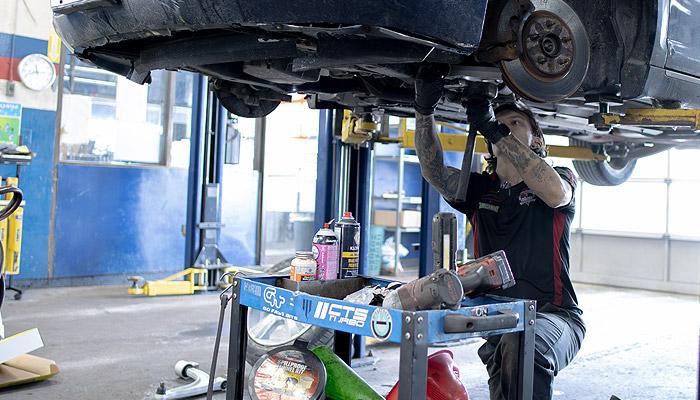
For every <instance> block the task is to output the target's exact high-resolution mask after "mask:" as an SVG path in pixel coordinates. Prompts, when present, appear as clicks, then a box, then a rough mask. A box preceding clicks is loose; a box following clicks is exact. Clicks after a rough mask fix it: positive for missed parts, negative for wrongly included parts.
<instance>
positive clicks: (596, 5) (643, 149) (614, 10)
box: [54, 0, 700, 184]
mask: <svg viewBox="0 0 700 400" xmlns="http://www.w3.org/2000/svg"><path fill="white" fill-rule="evenodd" d="M241 3H243V4H241ZM661 3H664V2H663V1H655V0H643V1H639V0H621V1H610V0H594V1H591V0H566V1H564V0H548V1H547V0H535V1H527V0H491V1H487V0H471V1H467V0H464V1H454V0H442V1H437V2H415V1H408V0H401V1H392V2H383V1H382V2H379V1H369V0H368V1H356V2H352V4H346V2H329V1H324V0H310V1H306V2H304V3H303V4H301V3H299V4H291V5H290V4H287V3H279V2H275V1H271V0H267V1H259V2H231V1H226V0H206V1H205V0H199V1H190V2H184V1H144V0H83V1H78V2H77V3H67V5H65V6H62V7H54V12H55V13H56V18H55V24H56V27H57V29H58V31H59V32H60V33H61V35H62V36H63V38H64V40H65V41H66V43H67V44H69V45H70V46H72V47H73V50H74V53H75V54H76V55H77V56H78V57H80V58H82V59H83V60H87V61H90V62H92V63H94V64H95V65H97V66H99V67H102V68H105V69H108V70H110V71H113V72H116V73H119V74H121V75H124V76H127V77H129V78H130V79H131V80H133V81H136V82H138V83H147V82H148V81H149V75H150V71H152V70H156V69H170V70H187V71H192V72H199V73H202V74H205V75H207V76H209V77H210V89H211V90H213V91H214V92H215V93H216V95H217V97H218V98H219V100H220V101H221V103H222V104H223V105H224V107H226V108H227V109H228V110H229V111H231V112H232V113H234V114H236V115H239V116H242V117H263V116H265V115H267V114H269V113H270V112H272V111H273V110H274V109H275V108H276V107H277V106H278V105H279V104H280V102H282V101H288V100H289V99H290V93H302V94H305V95H307V100H308V104H309V106H310V107H311V108H320V109H329V108H330V109H351V110H353V112H355V113H356V114H368V113H375V114H376V113H385V114H389V115H395V116H405V117H410V116H412V115H413V112H414V111H413V108H412V102H413V96H414V90H413V81H414V77H415V75H416V71H417V69H418V67H419V66H420V65H422V64H425V63H432V64H442V65H445V66H448V67H449V73H448V74H447V78H446V91H445V93H444V97H443V100H442V102H441V104H440V105H439V107H438V109H437V111H436V118H438V119H442V120H445V121H450V122H466V115H465V110H464V106H463V104H462V103H463V97H464V95H463V92H464V90H465V88H466V87H468V86H469V85H470V83H471V82H475V81H477V82H484V81H486V82H492V83H495V84H498V85H499V88H500V91H499V93H500V95H499V97H498V99H497V101H512V100H513V99H514V98H517V99H521V100H524V101H525V102H527V103H528V104H529V105H530V106H531V107H532V108H533V111H534V112H535V114H536V115H537V117H538V121H539V123H540V124H541V126H542V128H543V129H544V131H545V133H547V134H553V135H562V136H569V137H570V138H572V143H573V144H576V145H579V146H589V147H592V148H593V149H594V150H595V151H597V152H602V153H605V154H606V155H607V156H608V157H609V162H607V163H603V164H604V165H602V166H601V165H598V166H597V167H596V168H605V171H603V172H605V173H606V174H608V175H606V176H607V178H609V179H607V178H606V177H603V178H606V179H602V180H601V179H598V180H597V182H593V183H597V184H618V183H620V182H621V181H622V180H624V179H626V177H628V176H629V173H631V169H630V165H631V167H633V164H634V160H635V159H636V158H639V157H643V156H645V155H649V154H653V153H656V152H659V151H663V150H665V149H668V148H670V147H682V146H698V144H699V143H700V136H699V135H698V132H696V131H695V130H693V127H683V126H681V127H678V126H674V127H666V126H656V125H654V124H649V125H648V126H643V125H633V126H630V125H624V126H623V125H616V126H612V125H611V126H601V125H598V126H595V125H592V124H589V119H590V118H591V117H592V116H595V115H597V114H598V113H599V112H600V111H605V112H616V113H624V111H625V110H627V109H629V108H649V107H665V108H679V107H681V106H683V107H700V79H698V78H697V76H698V75H700V66H697V67H696V68H697V70H698V72H697V74H695V76H693V75H692V74H689V73H687V71H683V73H678V72H676V73H675V75H673V74H671V75H669V74H668V73H667V71H666V70H665V69H664V65H663V64H660V63H659V62H656V61H655V59H656V58H658V57H657V53H658V51H659V50H658V49H657V48H656V47H657V42H658V35H659V30H660V29H661V28H660V27H659V25H660V24H659V19H660V18H661V16H660V15H659V14H660V13H663V12H664V11H663V7H661ZM691 72H692V71H691ZM579 163H591V161H585V162H579ZM598 163H599V164H600V162H598ZM581 165H583V164H581ZM589 165H591V164H589ZM577 169H579V172H580V173H581V169H580V168H579V167H577ZM589 172H590V171H589ZM610 174H613V175H615V174H617V175H620V176H617V177H616V176H612V175H610ZM585 175H586V173H584V179H586V176H585ZM594 178H595V177H591V178H590V179H586V180H588V181H596V179H594ZM599 178H600V177H599ZM621 178H624V179H622V180H621Z"/></svg>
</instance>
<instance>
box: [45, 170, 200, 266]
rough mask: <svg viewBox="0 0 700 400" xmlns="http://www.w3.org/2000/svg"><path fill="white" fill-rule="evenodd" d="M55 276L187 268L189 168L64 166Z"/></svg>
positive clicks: (59, 173) (59, 201)
mask: <svg viewBox="0 0 700 400" xmlns="http://www.w3.org/2000/svg"><path fill="white" fill-rule="evenodd" d="M58 176H59V184H58V194H57V200H56V203H57V204H56V232H55V235H56V257H55V263H54V277H57V278H60V277H78V276H94V275H105V274H122V273H128V272H142V273H145V272H157V271H175V270H180V269H182V267H183V259H184V251H185V238H184V237H183V235H182V233H181V226H182V224H184V223H185V214H186V199H187V196H186V194H187V170H184V169H175V168H165V167H150V168H136V167H100V166H85V165H71V164H60V165H59V167H58Z"/></svg>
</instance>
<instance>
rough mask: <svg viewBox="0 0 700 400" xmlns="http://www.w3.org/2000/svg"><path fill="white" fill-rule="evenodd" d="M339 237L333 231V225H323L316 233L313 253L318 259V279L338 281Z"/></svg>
mask: <svg viewBox="0 0 700 400" xmlns="http://www.w3.org/2000/svg"><path fill="white" fill-rule="evenodd" d="M338 248H339V245H338V236H336V235H335V232H333V231H332V230H331V223H330V222H328V223H325V224H323V228H321V229H319V231H318V232H316V235H315V236H314V240H313V247H312V251H313V253H314V258H315V259H316V279H317V280H320V281H329V280H333V279H338V261H339V260H338Z"/></svg>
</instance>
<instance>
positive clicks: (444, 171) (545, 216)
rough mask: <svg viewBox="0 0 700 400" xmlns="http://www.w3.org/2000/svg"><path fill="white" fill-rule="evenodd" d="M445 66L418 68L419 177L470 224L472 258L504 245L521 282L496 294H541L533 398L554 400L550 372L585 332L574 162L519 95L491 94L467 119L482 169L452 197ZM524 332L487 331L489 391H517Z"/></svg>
mask: <svg viewBox="0 0 700 400" xmlns="http://www.w3.org/2000/svg"><path fill="white" fill-rule="evenodd" d="M443 82H444V76H443V73H442V72H441V71H440V70H439V69H438V68H435V67H430V66H424V67H421V68H420V70H419V72H418V76H417V78H416V82H415V102H414V106H415V110H416V151H417V153H418V159H419V161H420V166H421V173H422V174H423V177H424V178H425V179H426V180H427V181H428V182H429V183H430V184H431V185H433V186H434V187H435V188H436V189H437V191H438V192H440V194H442V196H443V197H444V198H445V200H447V202H448V203H449V204H450V205H451V206H452V207H453V208H455V209H456V210H459V211H461V212H463V213H465V214H466V215H467V218H469V220H470V221H471V223H472V226H473V227H474V235H475V236H474V256H475V257H478V256H479V255H484V254H489V253H491V252H494V251H497V250H505V252H506V254H507V256H508V260H509V261H510V265H511V268H512V270H513V275H514V277H515V281H516V284H515V286H513V287H511V288H509V289H505V290H500V291H498V292H497V293H494V294H498V295H503V296H509V297H514V298H521V299H533V300H537V318H536V323H535V366H534V385H533V390H534V391H533V393H534V398H535V399H538V400H539V399H551V398H552V387H553V383H554V377H555V376H556V375H557V373H559V371H561V370H562V369H563V368H564V367H566V366H567V365H568V364H569V363H570V362H571V360H572V359H573V358H574V356H575V355H576V353H577V352H578V350H579V348H580V347H581V342H582V341H583V337H584V335H585V331H586V328H585V325H584V323H583V320H582V319H581V314H582V312H581V310H580V309H579V308H578V305H577V299H576V293H575V292H574V288H573V286H572V284H571V279H570V277H569V227H570V225H571V221H572V219H573V218H574V213H575V204H574V199H575V196H574V190H575V189H576V179H575V178H574V176H573V173H572V172H571V170H569V169H568V168H560V167H554V168H553V167H552V166H550V165H549V164H548V163H547V162H546V161H545V160H544V157H546V148H545V143H544V135H543V132H542V130H541V128H540V127H539V125H538V124H537V121H536V120H535V118H534V116H533V114H532V112H531V111H530V110H529V109H527V108H526V107H525V106H524V105H522V104H520V103H509V104H506V105H503V106H501V107H498V108H497V109H496V110H495V111H494V109H493V107H492V103H491V100H492V99H491V97H490V96H487V95H486V94H476V95H472V96H470V97H468V99H467V101H466V108H467V116H468V120H469V121H470V123H473V124H476V127H477V129H478V131H479V132H480V133H481V134H482V135H483V136H484V138H485V139H486V140H487V142H488V144H489V149H490V152H491V155H490V157H488V158H487V168H486V171H485V172H483V173H474V172H472V173H471V177H470V180H469V187H468V189H467V198H466V201H464V202H457V201H456V200H455V195H456V193H457V186H458V184H459V179H460V170H459V169H457V168H452V167H447V166H445V165H444V162H443V152H442V146H441V145H440V141H439V139H438V136H437V134H436V132H435V129H434V119H433V113H434V111H435V107H436V106H437V104H438V102H439V101H440V98H441V96H442V92H443ZM518 350H519V349H518V334H517V333H511V334H505V335H500V336H492V337H489V338H487V341H486V343H485V344H484V345H482V346H481V347H480V348H479V351H478V354H479V357H480V358H481V360H482V361H483V363H484V364H485V365H486V369H487V371H488V374H489V391H490V394H491V399H492V400H495V399H515V398H516V396H517V393H516V392H517V383H518V382H517V380H518V354H519V351H518Z"/></svg>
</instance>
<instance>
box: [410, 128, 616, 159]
mask: <svg viewBox="0 0 700 400" xmlns="http://www.w3.org/2000/svg"><path fill="white" fill-rule="evenodd" d="M437 124H438V125H442V126H445V127H447V128H450V129H453V130H456V131H459V132H464V133H469V131H468V130H466V129H464V128H461V127H459V126H455V125H451V124H447V123H443V122H438V123H437ZM399 136H400V138H401V139H400V143H401V145H402V146H403V147H405V148H410V149H415V148H416V140H415V138H416V132H415V131H413V130H410V129H408V128H407V127H406V119H405V118H402V119H401V123H400V125H399ZM438 138H439V139H440V143H441V144H442V149H443V150H444V151H456V152H460V153H463V152H464V149H465V148H466V147H467V136H466V135H457V134H453V133H439V134H438ZM547 151H548V152H549V155H550V156H552V157H560V158H572V159H575V160H606V157H605V156H604V155H602V154H596V153H594V152H593V150H591V149H589V148H588V147H573V146H552V145H550V146H547ZM474 152H475V153H481V154H488V148H487V147H486V141H485V140H484V138H483V137H482V136H477V138H476V146H475V147H474Z"/></svg>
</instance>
